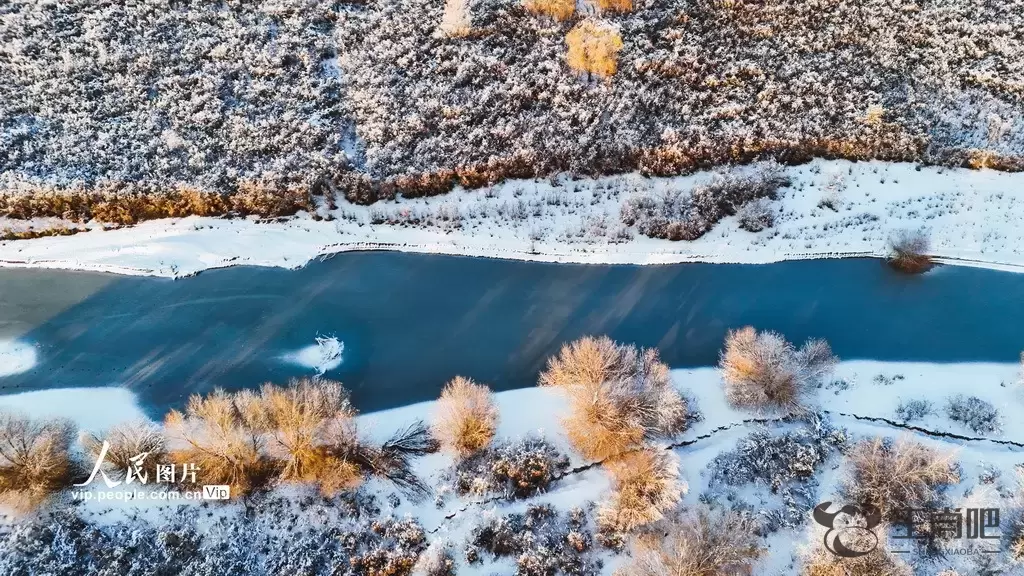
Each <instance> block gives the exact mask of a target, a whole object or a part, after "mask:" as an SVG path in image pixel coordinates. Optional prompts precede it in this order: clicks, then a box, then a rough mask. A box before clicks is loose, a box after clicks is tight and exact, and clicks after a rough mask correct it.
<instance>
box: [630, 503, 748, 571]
mask: <svg viewBox="0 0 1024 576" xmlns="http://www.w3.org/2000/svg"><path fill="white" fill-rule="evenodd" d="M659 528H663V529H661V530H657V531H653V530H652V531H651V532H650V533H645V534H642V535H640V536H637V537H636V538H635V539H634V542H633V545H632V548H633V550H632V559H631V560H630V561H629V563H627V564H626V565H625V566H623V567H622V568H620V569H619V570H618V571H616V573H615V574H616V576H735V575H739V574H751V573H752V572H751V569H752V565H753V563H754V562H755V561H756V560H757V559H758V558H760V557H761V555H762V554H763V552H764V550H763V548H762V546H761V544H760V543H759V542H758V540H757V537H756V536H755V535H754V532H753V527H752V526H750V525H749V523H748V522H747V521H746V520H744V519H743V518H742V517H740V516H739V515H737V514H736V513H734V512H719V511H712V510H709V509H707V508H705V507H700V508H697V509H695V510H691V511H689V512H688V513H686V514H684V515H681V516H679V517H677V518H674V519H672V520H671V521H668V522H667V523H666V524H665V525H664V526H663V527H662V526H659Z"/></svg>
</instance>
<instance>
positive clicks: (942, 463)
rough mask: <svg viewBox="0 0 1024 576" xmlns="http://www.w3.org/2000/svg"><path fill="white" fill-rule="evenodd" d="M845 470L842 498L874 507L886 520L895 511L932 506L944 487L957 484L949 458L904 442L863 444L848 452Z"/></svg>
mask: <svg viewBox="0 0 1024 576" xmlns="http://www.w3.org/2000/svg"><path fill="white" fill-rule="evenodd" d="M847 466H848V474H847V478H846V481H845V482H844V484H843V492H844V494H845V496H846V497H847V498H848V499H849V500H850V501H852V502H856V503H859V504H871V505H873V506H876V507H878V509H879V510H880V511H881V512H882V514H883V516H885V517H887V518H889V517H891V516H892V514H893V512H895V511H899V510H908V509H921V508H926V507H928V506H929V505H934V504H935V503H936V502H938V501H939V499H940V490H941V489H942V488H943V487H944V486H947V485H949V484H954V483H956V482H958V481H959V480H960V475H959V471H958V468H957V466H956V461H955V460H954V458H953V455H952V454H941V453H939V452H938V451H936V450H934V449H932V448H929V447H927V446H924V445H923V444H918V443H916V442H913V441H910V440H906V439H901V440H898V441H895V442H893V441H892V440H889V439H885V438H874V439H871V440H864V441H862V442H860V443H858V444H856V445H855V446H854V447H853V449H852V450H851V451H850V453H849V455H848V456H847Z"/></svg>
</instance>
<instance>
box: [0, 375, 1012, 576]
mask: <svg viewBox="0 0 1024 576" xmlns="http://www.w3.org/2000/svg"><path fill="white" fill-rule="evenodd" d="M1019 369H1020V367H1019V366H1017V365H1010V364H952V365H937V364H919V363H884V362H872V361H851V362H843V363H841V364H840V365H839V366H838V368H837V370H836V372H835V374H834V375H833V377H832V378H830V379H829V380H828V383H827V384H825V385H824V386H822V387H821V388H820V389H818V390H817V391H816V393H815V394H814V408H815V410H816V411H817V412H819V413H820V414H822V415H824V416H825V417H827V418H828V419H829V420H830V421H831V423H832V424H833V425H834V426H836V427H840V428H845V429H846V430H847V431H848V432H849V433H850V435H851V436H852V437H853V439H855V440H856V439H858V438H862V437H872V436H878V435H882V436H888V437H894V438H898V437H903V436H912V437H913V438H914V439H915V440H917V441H920V442H923V443H925V444H928V445H931V446H935V447H936V448H939V449H941V450H942V451H944V452H954V453H955V457H956V459H957V460H958V461H959V463H960V465H961V467H962V481H961V482H960V484H959V485H958V486H955V487H952V488H951V489H949V490H947V497H948V500H949V502H950V503H951V504H952V505H953V506H964V507H966V506H968V505H970V506H979V505H981V506H984V507H1000V508H1001V509H1002V510H1003V511H1004V514H1006V515H1007V517H1004V520H1003V524H1002V525H1003V526H1004V527H1005V526H1006V525H1007V523H1008V522H1009V520H1008V511H1009V510H1010V509H1011V508H1013V509H1015V508H1016V507H1017V506H1018V503H1017V500H1016V498H1017V494H1019V488H1018V486H1017V483H1016V478H1017V477H1016V472H1015V469H1016V467H1017V466H1018V465H1020V464H1021V463H1022V462H1024V422H1021V421H1020V420H1019V419H1017V418H1016V414H1018V413H1019V411H1020V407H1021V403H1022V402H1024V397H1022V396H1021V387H1020V384H1018V378H1019V377H1020V375H1019ZM673 379H674V382H675V383H676V385H677V387H678V388H679V389H680V390H682V391H683V392H684V393H685V394H686V395H687V396H688V397H689V398H690V399H691V400H692V401H693V404H694V405H695V407H696V408H697V409H698V410H699V411H700V413H701V414H702V416H703V419H702V420H701V421H700V422H698V423H696V424H695V425H694V426H693V427H692V428H691V429H690V430H688V431H687V432H686V433H685V434H684V435H683V436H682V437H681V438H678V439H676V441H675V443H674V445H675V447H674V448H673V447H670V446H667V445H666V446H665V448H666V449H672V450H673V451H674V452H675V454H676V456H677V457H678V459H679V462H680V467H681V474H682V478H683V479H684V480H685V482H686V483H687V484H688V486H689V491H688V494H687V496H686V498H685V500H684V502H685V504H687V505H693V504H695V503H697V501H698V498H699V497H700V496H701V495H702V494H705V493H707V492H708V490H709V477H708V472H707V470H708V465H709V463H710V462H711V461H712V460H713V459H714V458H715V457H716V456H718V455H719V454H721V453H723V452H724V451H728V450H731V449H732V448H733V447H734V446H735V444H736V442H737V441H738V440H740V439H741V438H742V437H744V436H746V435H747V434H749V433H750V432H752V431H754V430H756V429H758V428H759V427H761V426H763V424H760V423H756V422H753V421H752V419H753V418H755V415H752V414H750V413H745V412H740V411H737V410H734V409H732V408H730V407H729V406H728V405H727V403H726V401H725V397H724V394H723V392H722V386H721V380H720V376H719V374H718V372H717V370H715V369H713V368H697V369H688V370H676V371H673ZM955 394H967V395H973V396H977V397H979V398H981V399H983V400H986V401H988V402H990V403H991V404H992V405H993V406H994V407H995V408H996V409H997V410H998V412H999V414H1000V418H999V424H1000V425H999V427H998V429H997V430H995V431H991V432H978V431H975V430H971V429H969V428H967V427H965V425H964V424H963V423H960V422H955V421H953V420H951V419H950V418H949V416H948V414H947V407H946V403H947V400H948V399H949V398H950V397H952V396H953V395H955ZM922 398H928V399H930V400H931V402H932V410H931V412H930V413H929V414H926V415H925V416H924V417H923V418H921V419H918V420H914V421H911V422H908V423H906V425H905V424H903V423H902V422H901V421H900V418H899V417H898V416H897V415H896V414H895V407H896V406H897V405H898V404H899V403H900V401H907V400H914V399H922ZM496 400H497V403H498V405H499V408H500V412H501V422H500V428H499V432H498V437H499V438H500V437H507V438H516V437H522V436H525V435H528V434H540V435H542V436H544V437H546V438H548V439H549V440H551V441H552V442H554V443H555V445H557V446H559V447H560V448H561V449H562V450H564V451H565V452H566V453H567V454H572V452H571V451H570V449H569V445H568V442H567V440H566V438H565V437H564V435H563V433H562V429H561V426H560V424H559V415H560V414H561V413H563V412H564V409H565V402H564V400H563V399H562V398H561V397H560V396H559V395H558V392H557V391H554V390H551V389H542V388H529V389H523V390H515V391H510V392H503V393H499V394H497V395H496ZM0 406H13V407H17V408H19V409H22V410H25V411H28V412H30V413H32V414H34V415H38V416H53V415H59V416H65V417H71V418H74V419H76V420H78V421H79V423H80V425H81V426H83V427H84V428H88V429H93V430H98V429H99V428H101V427H104V426H108V425H110V424H112V423H113V422H114V421H115V419H116V418H121V419H125V420H128V419H132V418H138V417H139V416H140V413H139V411H138V409H137V407H136V406H135V405H134V402H133V400H132V398H131V395H130V394H129V393H127V392H125V391H123V390H121V389H92V390H88V389H86V390H82V389H79V390H50V391H43V392H29V393H24V394H19V395H14V396H0ZM431 411H432V403H429V402H428V403H421V404H416V405H411V406H405V407H402V408H397V409H393V410H388V411H384V412H377V413H371V414H365V415H363V416H360V422H359V423H360V426H361V428H362V429H363V430H364V433H365V434H366V435H368V436H370V437H375V436H380V437H383V436H385V435H387V434H388V433H389V432H391V431H392V430H394V429H395V428H396V427H398V426H400V425H402V424H405V423H408V422H410V421H412V420H414V419H417V418H423V419H429V418H430V415H431ZM100 413H102V414H104V415H105V417H103V418H98V416H97V415H98V414H100ZM768 426H769V427H771V428H772V429H775V430H782V429H787V428H792V427H793V425H792V424H784V423H769V424H768ZM908 426H909V427H908ZM949 435H952V436H949ZM451 464H452V459H451V457H450V456H448V455H445V454H435V455H430V456H427V457H425V458H423V459H421V460H420V461H419V462H418V464H417V472H418V473H419V474H420V475H421V476H422V477H424V478H426V479H427V482H428V484H430V485H431V486H433V487H434V488H435V490H437V489H441V486H442V484H443V473H444V471H445V470H447V469H448V468H449V467H450V466H451ZM584 464H586V462H583V461H581V460H580V459H579V457H578V456H576V455H573V456H572V461H571V463H570V466H571V467H577V466H581V465H584ZM842 476H843V468H842V466H841V465H840V463H839V459H838V458H837V457H833V458H832V459H831V460H830V461H828V462H826V463H825V465H824V466H823V467H822V469H820V470H819V471H818V473H817V479H818V482H819V488H818V493H817V498H818V499H817V501H825V500H830V499H831V500H839V498H837V497H836V486H837V483H838V482H839V481H840V480H841V479H842ZM982 476H986V477H987V479H986V480H985V481H983V480H982ZM993 476H994V478H995V479H994V480H992V477H993ZM373 489H376V487H373ZM379 489H380V490H382V493H383V492H384V491H386V490H387V488H386V487H385V486H383V485H380V486H379ZM608 490H609V483H608V478H607V476H606V474H605V473H604V472H603V471H602V470H601V469H600V468H591V469H587V470H583V471H580V472H576V473H570V474H568V475H567V476H566V477H565V478H563V479H562V480H560V481H558V482H557V483H556V484H555V485H554V486H553V488H552V490H550V491H549V492H548V493H546V494H543V495H540V496H537V497H534V498H531V499H529V500H527V501H521V502H518V503H508V502H505V501H500V500H499V501H495V500H493V499H484V500H480V501H473V500H472V499H469V498H458V497H454V495H450V497H447V498H444V501H443V503H442V504H441V505H438V506H435V505H433V504H432V503H430V502H426V503H421V504H414V503H412V502H409V501H408V500H404V499H403V502H401V503H400V504H399V505H398V506H397V507H396V508H393V511H394V512H396V513H398V514H410V515H413V516H415V517H416V518H418V519H419V520H420V522H421V523H422V524H423V526H424V528H425V529H426V530H427V531H428V533H429V534H431V535H432V536H431V537H432V538H443V539H445V540H446V541H448V542H451V543H453V544H456V545H458V544H460V543H461V542H464V541H465V538H466V536H467V534H468V532H469V530H470V529H471V528H472V527H473V526H474V525H475V523H476V522H477V521H478V520H479V519H480V518H483V517H486V516H488V515H493V514H507V513H509V512H512V511H519V510H521V509H524V508H525V507H526V505H527V504H536V503H551V504H554V505H556V506H557V507H558V508H560V509H567V508H568V507H570V506H573V505H577V504H584V503H586V502H588V501H592V500H599V499H600V498H601V497H602V494H604V493H606V492H607V491H608ZM442 492H443V489H442ZM765 494H766V492H765V491H764V490H763V489H761V490H758V489H755V487H753V486H751V487H750V489H749V490H741V491H740V495H741V496H742V497H745V498H749V500H748V501H747V502H748V504H751V505H752V506H754V507H755V509H757V507H758V506H763V505H766V504H770V502H768V501H767V500H763V501H759V498H765ZM767 498H768V499H770V498H771V496H770V495H769V496H767ZM86 506H87V515H88V516H91V517H93V519H94V520H95V521H98V522H102V521H105V520H112V519H116V518H119V517H124V515H125V514H130V515H135V514H140V513H141V514H143V515H159V514H161V513H164V512H166V508H154V507H152V506H143V508H145V509H140V508H139V507H137V506H136V505H132V504H124V503H110V502H105V503H96V502H92V503H88V504H86ZM230 509H231V508H230V506H229V507H227V508H225V509H222V510H221V512H222V513H230ZM819 537H820V535H819V534H818V532H816V528H815V527H814V525H813V523H811V522H810V521H808V522H807V523H806V525H805V526H803V527H801V528H797V529H793V530H782V531H781V532H778V533H776V534H774V535H772V536H771V537H770V538H769V539H768V543H769V546H770V547H769V550H768V555H767V556H766V557H765V558H764V559H762V561H761V563H760V564H759V565H758V567H757V568H756V569H755V574H762V575H767V576H775V575H784V574H796V573H797V570H796V567H797V566H798V565H799V563H798V562H797V554H798V553H799V551H800V550H801V549H802V548H803V547H807V546H810V545H811V544H812V543H814V542H816V541H817V540H818V538H819ZM908 559H910V558H909V557H908ZM607 560H608V562H607V563H606V565H605V573H607V574H611V572H612V570H613V569H614V567H615V566H616V565H617V564H618V563H619V562H621V561H622V558H621V557H613V556H611V555H610V554H608V557H607ZM977 560H978V557H977V556H964V557H949V558H947V559H944V560H942V559H939V560H933V561H929V563H921V565H920V566H918V569H919V571H918V573H919V574H929V575H931V574H936V573H938V572H940V571H941V570H942V569H945V568H948V567H957V566H958V567H959V569H960V573H961V574H973V573H979V572H978V570H979V569H978V567H977V566H976V565H975V564H973V562H976V561H977ZM1005 560H1006V559H1005V558H1003V557H1002V556H1000V557H999V558H998V561H1000V562H1004V561H1005ZM501 566H504V564H502V563H497V564H495V563H485V564H484V565H483V566H482V567H481V568H480V569H479V571H478V570H476V569H474V570H472V571H469V570H467V571H462V570H460V572H459V573H460V574H461V573H467V572H470V573H474V574H476V573H479V574H489V573H493V572H494V570H498V569H500V567H501ZM1007 566H1008V567H1007V571H1004V572H1002V573H1006V574H1015V573H1018V572H1016V570H1018V569H1019V566H1016V565H1007Z"/></svg>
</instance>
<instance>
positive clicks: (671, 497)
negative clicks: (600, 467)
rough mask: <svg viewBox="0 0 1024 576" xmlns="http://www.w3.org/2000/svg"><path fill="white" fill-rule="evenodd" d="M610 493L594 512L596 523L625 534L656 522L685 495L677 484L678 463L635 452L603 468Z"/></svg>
mask: <svg viewBox="0 0 1024 576" xmlns="http://www.w3.org/2000/svg"><path fill="white" fill-rule="evenodd" d="M604 467H605V469H606V470H607V471H608V473H609V474H611V477H612V486H613V488H614V491H613V492H612V495H611V497H610V498H609V499H608V501H606V502H604V503H603V504H602V505H601V507H600V509H599V510H598V517H597V518H598V523H599V524H600V525H601V526H602V528H604V529H606V530H610V531H615V532H629V531H631V530H633V529H635V528H638V527H640V526H644V525H646V524H650V523H651V522H656V521H658V520H661V519H662V518H664V516H665V514H667V513H668V512H669V511H671V510H672V509H673V508H675V507H676V505H677V504H679V501H680V499H681V498H682V496H683V494H684V493H685V492H686V485H685V483H682V482H680V480H679V462H678V460H676V458H674V457H673V456H672V455H671V454H669V453H666V452H664V451H660V450H657V451H656V450H651V449H647V450H639V451H636V452H630V453H628V454H623V455H621V456H616V457H614V458H612V459H610V460H608V461H607V462H605V464H604Z"/></svg>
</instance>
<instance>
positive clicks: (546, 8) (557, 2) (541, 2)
mask: <svg viewBox="0 0 1024 576" xmlns="http://www.w3.org/2000/svg"><path fill="white" fill-rule="evenodd" d="M525 5H526V9H527V10H529V11H530V12H533V13H534V14H539V15H542V16H549V17H551V18H554V19H555V20H558V21H559V22H562V21H565V20H568V19H569V18H572V15H573V14H575V13H576V0H526V4H525Z"/></svg>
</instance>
